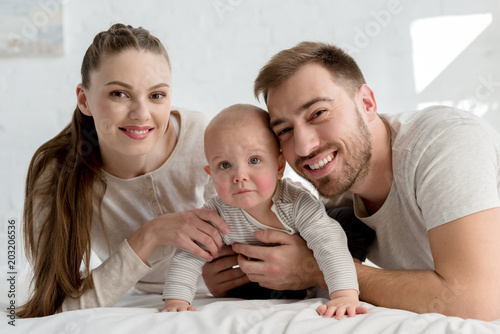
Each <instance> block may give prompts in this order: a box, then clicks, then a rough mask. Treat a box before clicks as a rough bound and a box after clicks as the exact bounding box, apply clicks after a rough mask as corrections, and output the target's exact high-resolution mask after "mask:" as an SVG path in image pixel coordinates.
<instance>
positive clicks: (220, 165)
mask: <svg viewBox="0 0 500 334" xmlns="http://www.w3.org/2000/svg"><path fill="white" fill-rule="evenodd" d="M229 167H231V164H230V163H229V162H221V163H220V164H219V168H220V169H228V168H229Z"/></svg>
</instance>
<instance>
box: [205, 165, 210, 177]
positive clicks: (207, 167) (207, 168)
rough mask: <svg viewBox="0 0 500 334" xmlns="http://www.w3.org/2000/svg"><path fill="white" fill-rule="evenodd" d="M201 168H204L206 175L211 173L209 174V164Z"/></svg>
mask: <svg viewBox="0 0 500 334" xmlns="http://www.w3.org/2000/svg"><path fill="white" fill-rule="evenodd" d="M203 169H204V170H205V172H207V174H208V175H210V176H211V175H212V174H210V166H208V165H206V166H205V167H203Z"/></svg>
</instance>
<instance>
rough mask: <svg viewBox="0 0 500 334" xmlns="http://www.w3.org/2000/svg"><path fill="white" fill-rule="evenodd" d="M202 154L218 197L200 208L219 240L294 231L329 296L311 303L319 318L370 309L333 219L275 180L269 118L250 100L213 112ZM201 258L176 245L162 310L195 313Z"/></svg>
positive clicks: (276, 156)
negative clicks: (222, 228) (212, 218)
mask: <svg viewBox="0 0 500 334" xmlns="http://www.w3.org/2000/svg"><path fill="white" fill-rule="evenodd" d="M205 155H206V157H207V161H208V166H205V170H206V172H207V173H208V174H210V175H211V177H212V180H213V182H214V185H215V189H216V191H217V194H218V196H214V197H213V198H212V199H210V200H209V201H208V202H207V203H206V204H205V205H204V207H206V208H209V209H212V210H214V211H216V212H217V213H218V214H219V215H220V216H221V217H222V218H223V219H224V220H225V221H226V223H227V224H228V225H229V228H230V232H229V234H227V235H224V234H222V233H221V235H222V238H223V240H224V243H226V244H227V245H231V244H233V243H247V244H254V245H259V244H261V243H260V242H258V241H257V240H256V239H255V237H254V232H255V231H257V230H261V229H275V230H280V231H284V232H287V233H289V234H293V233H299V234H300V236H301V237H302V238H303V239H304V240H305V241H306V242H307V246H308V247H309V248H310V249H312V250H313V252H314V256H315V258H316V260H317V262H318V264H319V267H320V269H321V270H322V272H323V274H324V276H325V281H326V283H327V286H328V292H329V294H330V299H331V300H330V301H328V302H327V303H326V304H325V305H321V306H319V307H318V308H317V310H316V311H317V312H318V314H320V315H323V316H325V317H332V316H333V315H335V316H336V318H337V319H341V318H342V317H343V316H344V315H345V314H348V315H349V316H353V315H355V314H362V313H369V311H368V309H367V308H365V307H363V306H360V305H359V298H358V282H357V277H356V270H355V267H354V262H353V260H352V257H351V255H350V253H349V251H348V249H347V240H346V236H345V233H344V231H343V230H342V228H341V227H340V225H339V223H338V222H337V221H335V220H333V219H332V218H330V217H329V216H328V215H327V214H326V211H325V209H324V207H323V204H322V203H321V202H320V201H318V200H316V199H315V198H314V197H313V196H312V195H311V194H310V193H309V192H307V191H306V190H303V189H301V188H299V187H297V186H295V185H292V184H291V183H288V182H286V181H284V180H281V178H282V176H283V172H284V169H285V160H284V159H283V156H282V154H281V153H280V148H279V143H278V141H277V139H276V137H275V135H274V133H273V132H272V131H271V130H270V128H269V115H268V113H267V112H266V111H264V110H262V109H260V108H258V107H256V106H252V105H233V106H231V107H228V108H226V109H224V110H222V111H221V112H220V113H219V114H217V115H216V116H215V117H214V118H213V119H212V121H211V122H210V124H209V125H208V127H207V129H206V131H205ZM204 263H205V260H203V259H202V258H199V257H197V256H195V255H193V254H191V253H189V252H187V251H185V250H183V249H179V250H178V251H177V252H176V254H175V255H174V257H173V259H172V262H171V264H170V267H169V270H168V272H167V276H166V281H165V287H164V291H163V298H164V300H165V306H164V308H163V310H162V312H176V311H185V310H195V308H194V307H193V306H191V305H190V303H191V301H192V300H193V298H194V295H195V292H196V282H197V280H198V278H199V276H200V275H201V270H202V266H203V265H204Z"/></svg>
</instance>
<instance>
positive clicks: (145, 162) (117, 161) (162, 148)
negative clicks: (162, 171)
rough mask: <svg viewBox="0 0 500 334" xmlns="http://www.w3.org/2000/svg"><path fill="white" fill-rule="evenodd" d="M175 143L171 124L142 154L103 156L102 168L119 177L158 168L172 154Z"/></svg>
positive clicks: (122, 177) (133, 175)
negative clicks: (150, 147) (148, 150)
mask: <svg viewBox="0 0 500 334" xmlns="http://www.w3.org/2000/svg"><path fill="white" fill-rule="evenodd" d="M176 144H177V135H176V133H175V129H174V127H173V126H170V125H169V126H168V128H167V131H166V132H165V134H164V135H163V137H162V138H161V140H159V141H158V142H157V143H156V145H155V146H153V148H152V149H151V151H150V152H148V153H147V154H145V155H142V156H134V157H131V156H123V155H116V156H103V157H102V160H103V166H102V169H103V170H104V171H106V172H107V173H109V174H111V175H113V176H116V177H118V178H121V179H131V178H134V177H137V176H140V175H144V174H146V173H150V172H152V171H155V170H157V169H158V168H160V167H161V166H162V165H163V164H164V163H165V161H167V159H168V158H169V157H170V155H171V154H172V152H173V150H174V148H175V145H176Z"/></svg>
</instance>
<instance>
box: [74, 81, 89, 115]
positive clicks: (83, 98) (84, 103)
mask: <svg viewBox="0 0 500 334" xmlns="http://www.w3.org/2000/svg"><path fill="white" fill-rule="evenodd" d="M76 103H77V104H78V109H80V111H81V112H82V113H83V114H84V115H87V116H92V113H91V112H90V108H89V103H88V100H87V94H86V93H85V88H84V87H83V85H82V84H78V86H76Z"/></svg>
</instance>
